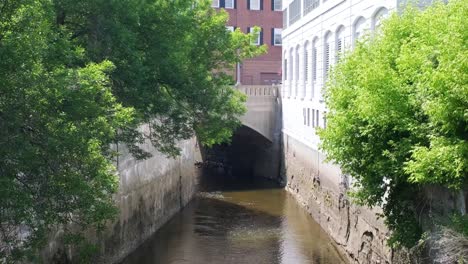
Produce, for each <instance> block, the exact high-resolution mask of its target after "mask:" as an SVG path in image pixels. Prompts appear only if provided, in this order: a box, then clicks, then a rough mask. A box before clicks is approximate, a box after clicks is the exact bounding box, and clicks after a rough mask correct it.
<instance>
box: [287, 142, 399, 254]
mask: <svg viewBox="0 0 468 264" xmlns="http://www.w3.org/2000/svg"><path fill="white" fill-rule="evenodd" d="M283 144H284V148H283V151H284V161H285V162H284V168H283V173H284V174H285V175H284V177H285V180H286V189H287V190H288V191H289V192H290V193H292V194H293V195H294V196H295V198H296V199H297V200H298V201H299V203H300V204H301V205H302V206H303V207H304V208H305V209H306V210H307V211H308V212H309V213H310V214H311V215H312V216H313V217H314V219H315V220H316V221H317V222H318V223H319V224H320V225H321V226H322V228H323V229H324V230H325V231H326V232H327V233H328V234H329V235H330V237H331V238H332V239H333V240H334V241H335V242H336V243H337V245H338V249H339V250H340V251H341V252H342V253H343V254H344V255H345V256H346V257H347V258H348V259H349V261H350V262H351V263H391V259H392V251H391V249H390V248H389V247H388V246H387V245H386V239H387V238H388V234H389V233H388V230H387V228H386V227H385V225H384V223H383V221H382V220H381V219H377V216H376V213H377V212H378V210H377V209H375V210H371V209H369V208H365V207H360V206H356V205H353V204H351V203H350V201H349V199H348V197H347V196H346V192H345V191H346V190H345V189H346V188H345V184H346V183H345V181H344V179H343V176H342V175H341V172H340V170H339V168H338V167H337V166H335V165H333V164H329V163H326V162H324V156H323V154H321V153H319V152H317V151H315V150H313V149H312V148H309V147H307V146H306V145H304V144H303V143H301V142H299V141H297V140H295V139H294V138H291V137H289V136H288V135H284V136H283Z"/></svg>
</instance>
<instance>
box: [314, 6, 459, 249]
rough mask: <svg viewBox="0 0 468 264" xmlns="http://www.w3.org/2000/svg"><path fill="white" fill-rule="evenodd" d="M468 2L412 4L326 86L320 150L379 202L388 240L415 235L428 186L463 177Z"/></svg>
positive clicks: (366, 199)
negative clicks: (421, 6) (416, 6)
mask: <svg viewBox="0 0 468 264" xmlns="http://www.w3.org/2000/svg"><path fill="white" fill-rule="evenodd" d="M466 17H468V2H467V1H463V0H453V1H449V3H448V4H441V3H439V4H434V5H433V6H431V7H428V8H427V9H425V10H423V11H420V10H417V9H412V8H408V9H406V10H405V11H404V12H403V13H402V14H393V15H392V16H391V17H390V18H388V19H387V20H386V21H384V23H383V26H382V27H381V29H379V32H377V33H376V34H373V35H371V36H368V38H367V40H364V41H362V42H360V43H358V44H357V46H356V48H355V49H354V51H352V52H350V53H349V54H345V55H346V56H344V58H343V59H342V60H341V63H339V64H337V66H336V68H335V69H334V72H333V74H332V76H331V78H330V80H329V82H328V85H327V87H326V91H325V93H326V103H327V105H328V108H329V112H328V113H327V128H326V129H323V130H321V131H320V132H319V133H320V136H321V138H322V148H323V149H324V150H325V151H326V153H327V155H328V157H329V159H330V160H333V161H335V162H337V163H338V164H339V165H340V166H341V168H342V169H343V172H344V173H347V174H350V175H351V176H352V177H353V179H355V192H354V196H355V198H356V199H357V200H358V201H360V202H361V203H363V204H366V205H369V206H381V207H382V208H383V214H384V216H385V219H386V223H387V225H388V227H389V228H390V229H391V230H392V237H391V239H390V243H391V245H393V246H400V245H401V246H407V247H411V246H412V245H414V244H415V243H416V242H417V241H418V239H420V236H421V227H420V225H419V223H418V219H417V216H418V213H419V212H416V210H415V208H416V207H415V205H416V204H417V203H418V202H419V201H418V199H419V197H418V193H419V191H420V188H421V187H422V186H424V185H426V184H431V185H438V186H444V187H447V188H450V189H452V190H454V191H456V190H460V189H462V188H464V187H466V183H467V180H468V23H466Z"/></svg>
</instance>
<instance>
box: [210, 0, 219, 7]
mask: <svg viewBox="0 0 468 264" xmlns="http://www.w3.org/2000/svg"><path fill="white" fill-rule="evenodd" d="M211 6H212V7H219V0H212V1H211Z"/></svg>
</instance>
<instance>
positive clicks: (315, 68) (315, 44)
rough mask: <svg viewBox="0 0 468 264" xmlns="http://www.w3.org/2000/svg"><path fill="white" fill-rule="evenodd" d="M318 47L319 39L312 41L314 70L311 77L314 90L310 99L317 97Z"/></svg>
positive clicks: (312, 66)
mask: <svg viewBox="0 0 468 264" xmlns="http://www.w3.org/2000/svg"><path fill="white" fill-rule="evenodd" d="M317 45H318V38H315V39H314V40H313V41H312V54H311V55H312V56H311V57H312V58H311V59H312V63H311V64H312V65H311V68H312V76H311V79H312V90H311V93H310V97H311V98H313V97H314V96H315V82H316V81H317V55H318V53H317Z"/></svg>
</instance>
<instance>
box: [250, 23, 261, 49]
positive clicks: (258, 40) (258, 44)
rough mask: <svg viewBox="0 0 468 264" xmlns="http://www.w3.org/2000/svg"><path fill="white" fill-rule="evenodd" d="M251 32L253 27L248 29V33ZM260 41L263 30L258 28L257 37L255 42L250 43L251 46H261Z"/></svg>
mask: <svg viewBox="0 0 468 264" xmlns="http://www.w3.org/2000/svg"><path fill="white" fill-rule="evenodd" d="M253 30H254V28H253V27H249V33H253ZM262 39H263V28H260V31H259V32H258V36H257V41H256V42H252V44H253V45H256V46H260V45H262V44H263V41H262Z"/></svg>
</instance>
